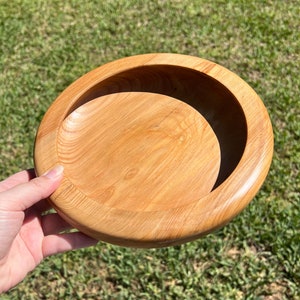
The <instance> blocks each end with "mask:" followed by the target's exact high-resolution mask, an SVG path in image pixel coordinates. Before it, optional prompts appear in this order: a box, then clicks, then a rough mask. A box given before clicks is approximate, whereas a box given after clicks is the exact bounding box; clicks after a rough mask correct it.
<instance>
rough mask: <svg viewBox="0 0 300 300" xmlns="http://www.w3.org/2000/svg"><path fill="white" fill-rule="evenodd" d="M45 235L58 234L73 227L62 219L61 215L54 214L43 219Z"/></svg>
mask: <svg viewBox="0 0 300 300" xmlns="http://www.w3.org/2000/svg"><path fill="white" fill-rule="evenodd" d="M41 222H42V228H43V231H44V235H45V236H46V235H50V234H57V233H60V232H62V231H64V230H67V229H71V228H72V226H71V225H70V224H69V223H67V222H66V221H65V220H64V219H62V218H61V216H60V215H59V214H56V213H53V214H49V215H45V216H43V217H42V218H41Z"/></svg>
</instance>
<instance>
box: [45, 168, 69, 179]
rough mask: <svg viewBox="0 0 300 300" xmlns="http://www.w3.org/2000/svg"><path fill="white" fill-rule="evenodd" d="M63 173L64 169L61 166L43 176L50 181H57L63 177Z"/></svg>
mask: <svg viewBox="0 0 300 300" xmlns="http://www.w3.org/2000/svg"><path fill="white" fill-rule="evenodd" d="M63 171H64V167H63V166H61V165H58V166H56V167H54V168H53V169H51V170H49V171H47V172H46V173H45V174H43V176H46V177H48V178H49V179H55V178H57V177H59V176H61V174H62V173H63Z"/></svg>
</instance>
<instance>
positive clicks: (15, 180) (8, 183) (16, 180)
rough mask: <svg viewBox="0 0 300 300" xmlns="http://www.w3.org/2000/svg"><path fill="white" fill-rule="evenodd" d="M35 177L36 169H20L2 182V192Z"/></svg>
mask: <svg viewBox="0 0 300 300" xmlns="http://www.w3.org/2000/svg"><path fill="white" fill-rule="evenodd" d="M33 178H35V172H34V169H29V170H24V171H20V172H18V173H16V174H14V175H12V176H10V177H8V178H6V179H4V180H3V181H1V182H0V192H2V191H6V190H8V189H11V188H13V187H15V186H16V185H18V184H21V183H25V182H28V181H30V180H31V179H33Z"/></svg>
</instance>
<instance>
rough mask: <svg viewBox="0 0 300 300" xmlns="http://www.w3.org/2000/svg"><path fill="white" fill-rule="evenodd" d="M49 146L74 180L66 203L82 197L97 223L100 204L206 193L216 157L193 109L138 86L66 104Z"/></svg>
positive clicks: (146, 205)
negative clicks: (66, 113) (66, 110)
mask: <svg viewBox="0 0 300 300" xmlns="http://www.w3.org/2000/svg"><path fill="white" fill-rule="evenodd" d="M208 153H209V154H210V155H207V154H208ZM57 154H58V157H59V159H60V163H61V164H62V165H63V166H64V167H65V176H66V177H67V178H68V179H69V181H70V182H71V183H72V185H73V186H74V187H76V192H74V195H73V196H72V197H71V198H72V199H78V200H77V202H76V203H74V206H75V207H77V208H78V210H80V209H81V205H82V204H83V205H85V203H86V202H89V203H90V204H89V208H88V209H89V210H91V212H93V216H92V219H95V220H97V223H100V224H106V220H105V218H106V216H105V215H102V214H101V209H99V206H101V205H106V206H108V207H113V208H117V209H123V210H128V211H137V212H138V211H158V210H168V209H170V208H175V207H179V206H183V205H187V204H188V203H190V202H193V201H194V199H200V198H202V197H204V196H206V195H207V194H209V192H210V191H211V190H212V188H213V186H214V184H215V182H216V179H217V176H218V172H219V167H220V160H221V159H220V148H219V143H218V140H217V138H216V136H215V134H214V132H213V130H212V129H211V127H210V125H209V124H208V123H207V121H206V120H205V119H204V118H203V117H202V116H201V115H200V114H199V113H198V112H197V111H196V110H195V109H193V108H192V107H190V106H189V105H187V104H185V103H184V102H181V101H179V100H176V99H174V98H171V97H168V96H165V95H159V94H152V93H141V92H129V93H128V92H127V93H116V94H111V95H107V96H103V97H100V98H97V99H95V100H92V101H90V102H88V103H86V104H84V105H82V106H80V107H79V108H78V109H76V110H75V111H73V112H72V113H71V114H70V115H69V116H68V117H67V118H66V119H65V120H64V122H63V124H62V126H61V128H60V131H59V134H58V142H57ZM91 200H93V201H91ZM59 201H60V203H61V202H63V201H64V199H60V200H59ZM94 204H95V205H94ZM77 222H80V223H82V222H84V220H81V219H80V216H79V217H78V219H77ZM96 226H97V224H95V225H93V227H96Z"/></svg>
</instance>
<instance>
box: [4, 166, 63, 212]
mask: <svg viewBox="0 0 300 300" xmlns="http://www.w3.org/2000/svg"><path fill="white" fill-rule="evenodd" d="M62 177H63V166H60V165H59V166H56V167H55V168H53V169H51V170H49V171H48V172H46V173H45V174H44V175H42V176H40V177H36V178H34V179H32V180H30V181H29V182H26V183H22V184H19V185H17V186H15V187H13V188H11V189H9V190H7V191H5V192H2V193H0V208H1V209H3V210H10V211H24V210H25V209H27V208H29V207H30V206H32V205H33V204H35V203H37V202H38V201H40V200H42V199H45V198H47V197H49V196H50V195H51V194H52V193H53V192H54V191H55V190H56V189H57V188H58V186H59V184H60V181H61V179H62Z"/></svg>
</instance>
